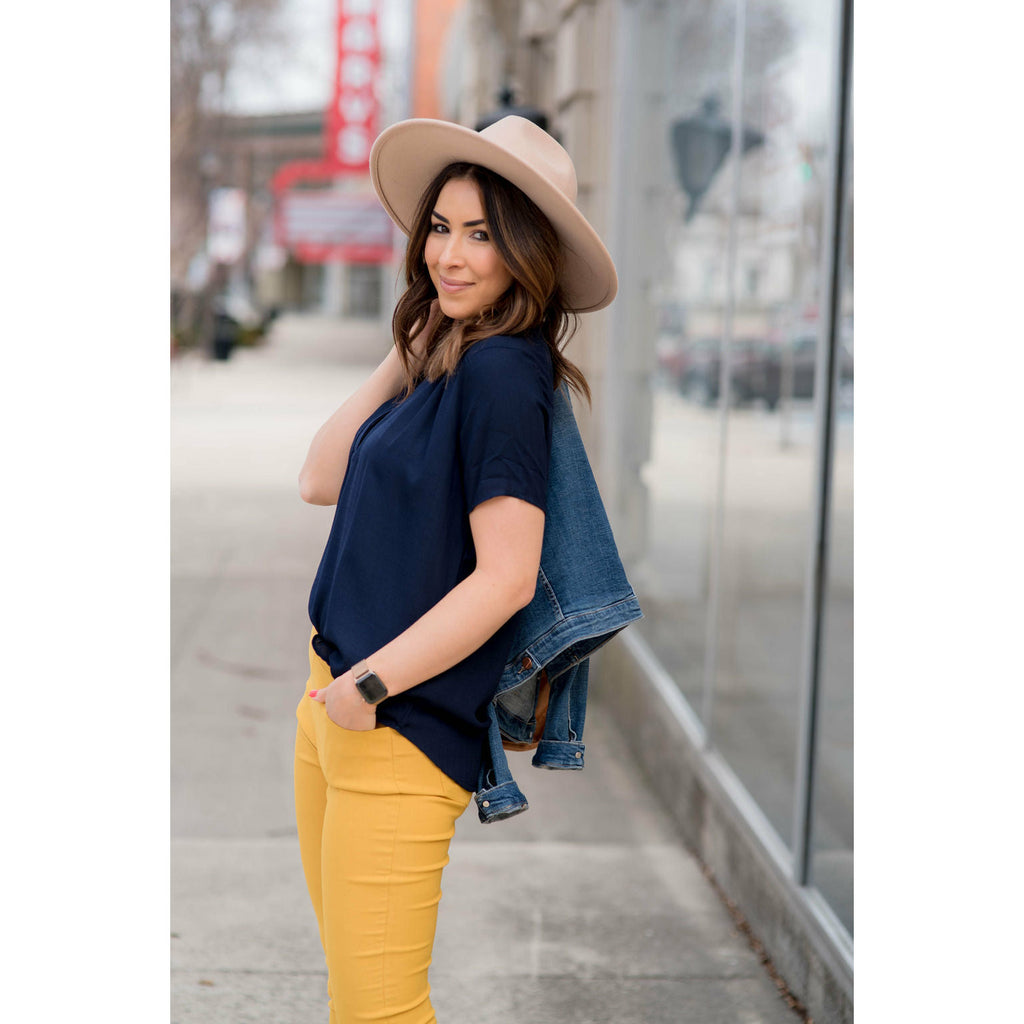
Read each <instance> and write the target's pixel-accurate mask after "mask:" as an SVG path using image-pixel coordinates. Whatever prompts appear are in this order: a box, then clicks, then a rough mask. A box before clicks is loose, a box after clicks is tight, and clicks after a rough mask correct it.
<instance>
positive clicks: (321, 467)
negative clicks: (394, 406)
mask: <svg viewBox="0 0 1024 1024" xmlns="http://www.w3.org/2000/svg"><path fill="white" fill-rule="evenodd" d="M404 383H405V377H404V375H403V373H402V364H401V362H400V361H399V358H398V351H397V350H396V349H395V348H394V347H393V346H392V348H391V351H390V352H388V354H387V355H386V356H385V357H384V359H383V361H382V362H381V364H380V365H379V366H378V367H377V369H376V370H374V371H373V373H372V374H370V376H369V377H368V378H367V379H366V380H365V381H364V382H363V383H362V385H360V387H359V389H358V390H357V391H356V392H354V393H353V394H352V395H351V396H350V397H349V398H348V399H347V400H346V401H345V402H344V403H343V404H342V405H341V406H340V407H339V408H338V409H337V410H336V411H335V412H334V414H333V415H332V416H331V418H330V419H329V420H328V421H327V422H326V423H325V424H324V425H323V426H322V427H321V428H320V429H319V430H318V431H317V432H316V434H315V435H314V437H313V441H312V443H311V444H310V446H309V452H308V453H307V454H306V461H305V462H304V463H303V464H302V469H301V471H300V472H299V494H300V495H301V496H302V500H303V501H305V502H308V503H309V504H310V505H335V504H337V501H338V495H339V494H340V493H341V483H342V481H343V480H344V479H345V469H346V467H347V465H348V452H349V449H350V448H351V447H352V440H353V438H354V437H355V436H356V431H357V430H358V429H359V428H360V426H362V424H363V423H364V421H365V420H366V418H367V417H368V416H369V415H370V414H371V413H372V412H373V411H374V409H376V408H378V407H379V406H381V405H382V404H383V403H384V402H386V401H387V400H388V399H389V398H393V397H394V396H395V395H397V394H398V392H399V391H400V390H401V388H402V385H403V384H404Z"/></svg>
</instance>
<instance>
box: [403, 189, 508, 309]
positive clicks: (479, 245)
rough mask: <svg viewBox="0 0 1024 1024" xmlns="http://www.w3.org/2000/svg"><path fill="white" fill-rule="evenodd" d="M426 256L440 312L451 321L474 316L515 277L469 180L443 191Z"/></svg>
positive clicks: (434, 211)
mask: <svg viewBox="0 0 1024 1024" xmlns="http://www.w3.org/2000/svg"><path fill="white" fill-rule="evenodd" d="M423 258H424V260H425V261H426V264H427V270H428V271H429V272H430V280H431V281H433V282H434V287H435V288H436V289H437V298H438V303H439V305H440V307H441V312H442V313H444V315H445V316H448V317H451V318H452V319H453V320H467V319H469V318H470V317H473V316H476V314H477V313H479V312H480V311H481V310H483V309H485V308H486V307H487V306H490V305H492V304H493V303H494V302H496V301H497V300H498V299H499V298H501V296H502V295H503V294H504V293H505V292H506V291H507V290H508V288H509V286H510V285H511V284H512V274H511V272H510V271H509V269H508V267H507V266H505V262H504V260H502V258H501V256H499V255H498V250H497V249H496V248H495V247H494V243H493V242H492V241H491V235H490V232H489V231H488V228H487V221H486V219H485V217H484V205H483V200H482V198H481V196H480V190H479V189H478V188H477V186H476V184H475V183H474V182H472V181H468V180H466V179H465V178H455V179H453V180H451V181H449V182H446V183H445V185H444V187H443V188H442V189H441V194H440V195H439V196H438V197H437V203H436V204H435V206H434V210H433V212H432V213H431V217H430V233H429V234H428V235H427V241H426V244H425V245H424V247H423Z"/></svg>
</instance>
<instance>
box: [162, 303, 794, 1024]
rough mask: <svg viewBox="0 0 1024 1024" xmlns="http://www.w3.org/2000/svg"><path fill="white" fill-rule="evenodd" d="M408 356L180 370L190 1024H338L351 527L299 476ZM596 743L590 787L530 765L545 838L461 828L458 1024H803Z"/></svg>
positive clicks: (345, 336) (178, 835)
mask: <svg viewBox="0 0 1024 1024" xmlns="http://www.w3.org/2000/svg"><path fill="white" fill-rule="evenodd" d="M388 344H389V342H388V339H387V337H386V336H385V335H384V333H383V332H382V330H381V328H380V326H379V325H376V324H360V323H343V322H338V321H334V320H325V319H322V318H317V317H309V316H303V317H299V316H286V317H283V318H281V320H279V321H278V322H277V323H276V324H275V326H274V329H273V334H272V335H271V337H270V339H269V341H268V342H267V344H265V345H264V346H263V347H261V348H259V349H254V350H238V351H236V352H235V354H234V355H233V356H232V358H231V360H229V361H228V362H226V363H214V362H210V361H206V360H203V359H200V358H194V357H190V356H185V357H182V358H181V359H179V361H178V362H177V363H176V364H175V365H174V366H173V367H172V372H171V416H172V422H171V439H172V506H171V529H172V550H171V563H172V591H171V609H172V622H171V682H172V716H171V739H172V758H173V763H172V793H171V813H172V821H171V833H172V856H171V870H172V929H173V931H172V938H171V956H172V987H171V992H172V1012H171V1020H172V1024H186V1022H199V1024H249V1022H266V1024H315V1022H318V1021H321V1022H322V1021H326V1017H327V1012H326V970H325V968H324V963H323V955H322V952H321V950H320V946H319V940H318V937H317V929H316V921H315V918H314V916H313V912H312V908H311V907H310V905H309V900H308V896H307V894H306V891H305V884H304V881H303V878H302V872H301V867H300V864H299V857H298V847H297V842H296V838H295V826H294V821H293V817H292V796H291V754H292V742H293V737H294V708H295V704H296V703H297V701H298V700H299V699H300V698H301V697H302V694H303V683H304V682H305V678H306V649H305V644H306V640H307V638H308V635H309V626H308V619H307V616H306V600H307V597H308V594H309V586H310V583H311V581H312V578H313V574H314V572H315V570H316V566H317V563H318V560H319V556H320V552H321V549H322V546H323V543H324V541H325V539H326V536H327V532H328V530H329V528H330V522H331V516H332V514H333V509H321V508H312V507H310V506H307V505H303V503H302V502H301V501H300V500H299V498H298V489H297V485H296V474H297V472H298V468H299V466H300V464H301V462H302V459H303V457H304V455H305V451H306V446H307V445H308V443H309V440H310V438H311V437H312V435H313V433H314V432H315V431H316V429H317V428H318V427H319V425H320V424H321V423H322V422H323V420H324V419H326V417H327V416H328V415H329V414H330V412H331V411H332V410H333V409H334V408H335V407H336V406H337V405H338V404H339V403H340V402H341V401H342V400H343V399H344V397H345V396H346V395H347V394H349V393H350V392H351V390H353V389H354V388H355V387H356V386H358V383H359V382H360V381H361V380H362V379H363V378H364V377H365V375H366V373H367V372H368V370H369V369H370V367H372V366H373V365H374V364H375V363H376V362H377V361H379V359H380V358H382V357H383V355H384V353H385V352H386V351H387V346H388ZM585 739H586V742H587V767H586V769H585V770H584V771H582V772H576V773H558V772H544V771H538V770H536V769H534V768H532V767H531V766H530V764H529V758H530V755H528V754H527V755H512V756H513V757H514V758H515V761H514V762H513V771H514V772H515V774H516V779H517V781H518V782H519V784H520V786H521V788H522V789H523V791H524V792H525V793H526V795H527V797H528V798H529V800H530V805H531V806H530V810H528V811H527V812H526V813H525V814H522V815H520V816H518V817H516V818H513V819H510V820H508V821H504V822H498V823H495V824H493V825H488V826H484V825H481V824H480V823H479V822H478V820H477V817H476V808H475V804H471V805H470V808H469V810H468V811H467V812H466V814H464V815H463V817H462V818H461V819H460V821H459V823H458V828H457V834H456V838H455V840H454V842H453V844H452V852H451V863H450V865H449V867H448V868H447V870H446V872H445V882H444V899H443V902H442V909H441V914H440V920H439V926H438V936H437V942H436V945H435V951H434V965H433V969H432V975H431V977H432V984H433V1001H434V1006H435V1009H436V1011H437V1015H438V1019H439V1021H441V1024H505V1022H507V1024H513V1022H515V1024H584V1022H591V1024H598V1022H600V1024H690V1022H692V1024H795V1022H796V1021H797V1020H798V1019H799V1018H798V1017H797V1016H796V1015H795V1014H793V1013H792V1012H791V1011H790V1010H789V1009H788V1008H787V1006H786V1004H785V1003H784V1002H783V1001H782V1000H781V999H780V997H779V995H778V992H777V990H776V988H775V986H774V985H773V983H772V982H771V980H770V979H769V978H768V976H767V975H766V974H765V972H764V970H763V968H762V967H761V965H760V964H759V963H758V960H757V957H756V956H755V954H754V953H753V952H752V951H751V950H750V948H749V946H748V945H747V942H746V940H745V939H744V938H743V936H742V935H741V934H740V933H739V932H738V931H737V930H736V929H735V928H734V926H733V924H732V922H731V920H730V918H729V916H728V914H727V913H726V911H725V909H724V908H723V906H722V905H721V903H720V902H719V900H718V898H717V896H716V895H715V893H714V892H713V891H712V889H711V888H710V886H709V885H708V883H707V881H706V880H705V879H704V877H703V876H702V874H701V871H700V868H699V866H698V865H697V864H696V862H695V861H694V860H693V859H692V858H691V857H690V856H689V855H688V854H687V852H686V851H685V850H684V849H683V847H682V846H681V844H680V843H679V841H678V839H677V837H676V834H675V832H674V830H673V828H672V825H671V823H670V822H669V820H668V818H667V817H666V816H664V815H663V814H662V813H661V812H660V811H659V809H658V807H657V806H656V805H655V804H654V803H653V801H652V800H651V798H650V797H649V796H648V794H647V792H646V791H645V789H644V787H643V785H642V783H641V782H640V779H639V776H638V774H637V773H636V772H635V770H634V769H633V767H632V765H631V762H630V759H629V756H628V754H627V753H626V751H625V748H624V746H623V744H622V743H621V742H620V740H619V738H618V736H617V734H616V733H615V730H614V727H613V723H612V722H611V721H609V719H608V718H607V717H606V715H605V714H604V713H603V712H602V709H601V707H600V706H599V705H596V704H592V705H591V707H590V709H589V714H588V720H587V728H586V735H585Z"/></svg>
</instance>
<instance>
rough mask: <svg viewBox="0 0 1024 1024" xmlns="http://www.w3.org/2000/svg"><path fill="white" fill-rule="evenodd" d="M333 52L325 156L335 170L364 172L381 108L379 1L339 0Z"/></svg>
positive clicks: (365, 171)
mask: <svg viewBox="0 0 1024 1024" xmlns="http://www.w3.org/2000/svg"><path fill="white" fill-rule="evenodd" d="M337 54H338V59H337V63H336V65H335V69H334V90H333V95H332V98H331V106H330V109H329V110H328V112H327V139H326V142H327V152H326V154H325V156H326V158H327V161H328V163H333V164H335V165H336V166H337V168H338V170H339V171H349V172H353V173H357V174H360V173H361V174H366V173H368V171H369V168H370V147H371V146H372V145H373V140H374V139H375V138H376V137H377V117H378V106H379V104H378V88H379V86H378V83H379V81H380V35H379V33H378V31H377V0H338V20H337Z"/></svg>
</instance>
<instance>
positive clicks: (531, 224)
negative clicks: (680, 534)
mask: <svg viewBox="0 0 1024 1024" xmlns="http://www.w3.org/2000/svg"><path fill="white" fill-rule="evenodd" d="M454 180H468V181H472V182H473V183H474V184H475V185H476V186H477V188H478V189H479V190H480V196H481V200H482V202H483V207H484V216H485V217H486V219H487V230H488V233H489V234H490V236H491V239H492V240H493V242H494V246H495V248H496V249H497V250H498V254H499V255H500V256H501V258H502V259H503V260H504V261H505V265H506V266H507V267H508V269H509V271H510V273H511V274H512V278H513V281H512V285H511V287H509V289H508V290H507V291H506V292H505V294H504V295H502V296H501V298H499V299H498V300H497V302H495V303H494V304H493V305H492V306H489V307H488V308H486V309H484V310H481V312H480V313H478V314H477V315H476V316H475V317H473V318H471V319H468V320H452V319H451V318H449V317H447V316H445V315H444V314H441V315H440V316H439V318H438V320H437V322H436V323H435V325H434V329H433V332H432V333H431V335H430V337H428V338H427V339H426V342H425V347H424V358H423V361H422V365H421V366H420V368H419V370H418V371H416V370H414V368H413V367H414V357H413V355H412V348H411V346H412V341H413V339H414V338H415V337H416V335H417V334H418V333H419V331H420V329H421V328H422V327H423V325H424V324H426V323H427V320H428V317H429V313H430V304H431V302H433V301H434V299H436V298H437V289H436V288H435V287H434V283H433V281H431V279H430V273H429V272H428V270H427V266H426V263H425V262H424V259H423V250H424V246H425V245H426V241H427V236H428V234H429V232H430V218H431V214H432V213H433V211H434V207H435V206H436V204H437V199H438V196H439V195H440V194H441V189H442V188H444V186H445V185H446V184H447V183H448V182H449V181H454ZM561 256H562V250H561V246H560V244H559V241H558V236H557V235H556V234H555V229H554V228H553V227H552V226H551V224H550V222H549V221H548V219H547V217H545V216H544V214H543V213H541V211H540V210H539V209H538V208H537V206H536V204H535V203H534V202H533V201H532V200H531V199H530V198H529V196H527V195H526V194H525V193H524V192H522V191H521V190H520V189H518V188H516V186H515V185H513V184H512V183H511V182H509V181H506V180H505V179H504V178H502V177H501V176H500V175H498V174H495V173H494V172H493V171H489V170H487V168H485V167H480V166H478V165H477V164H468V163H455V164H449V165H448V166H447V167H445V168H444V170H443V171H441V172H440V174H438V175H437V177H436V178H434V180H433V181H432V182H431V183H430V185H429V186H428V187H427V189H426V191H425V192H424V193H423V197H422V199H421V200H420V205H419V207H418V208H417V210H416V217H415V220H414V222H413V228H412V232H411V233H410V235H409V245H408V248H407V249H406V253H405V283H406V290H405V292H404V294H403V295H402V297H401V298H400V299H399V300H398V304H397V306H396V307H395V314H394V317H393V318H392V321H391V327H392V331H393V333H394V336H395V345H396V347H397V349H398V355H399V358H400V359H401V361H402V367H403V369H404V370H405V384H406V391H405V393H406V394H409V393H410V392H411V391H412V389H413V388H414V387H415V385H416V382H417V380H420V379H424V378H425V379H426V380H439V379H440V378H441V377H443V376H446V375H448V374H451V373H453V372H454V371H455V368H456V367H457V366H458V365H459V360H460V359H461V358H462V357H463V355H465V353H466V350H467V349H468V348H469V347H470V346H471V345H472V344H474V342H477V341H481V340H482V339H484V338H490V337H492V336H494V335H496V334H522V333H523V332H524V331H527V330H530V329H533V328H536V329H539V331H540V334H541V336H542V337H543V338H544V341H545V342H546V343H547V346H548V348H549V349H550V351H551V362H552V366H553V368H554V381H553V386H554V387H558V386H559V385H561V383H562V382H563V381H567V382H568V384H569V386H570V387H571V388H573V389H574V390H575V391H576V392H577V393H578V394H580V395H583V396H585V397H586V399H587V401H588V402H589V401H590V388H589V386H588V385H587V380H586V377H584V376H583V371H582V370H580V368H579V367H578V366H576V365H575V364H574V363H571V362H570V361H569V360H568V359H566V357H565V356H564V355H563V354H562V349H563V348H564V347H565V346H566V344H568V342H569V339H570V338H571V337H572V335H573V334H574V333H575V331H576V328H577V326H578V323H579V320H578V318H577V316H576V314H575V313H573V312H571V311H570V310H568V309H567V308H566V305H565V297H564V295H563V293H562V288H561V285H560V283H559V282H560V278H561V270H562V258H561Z"/></svg>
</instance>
